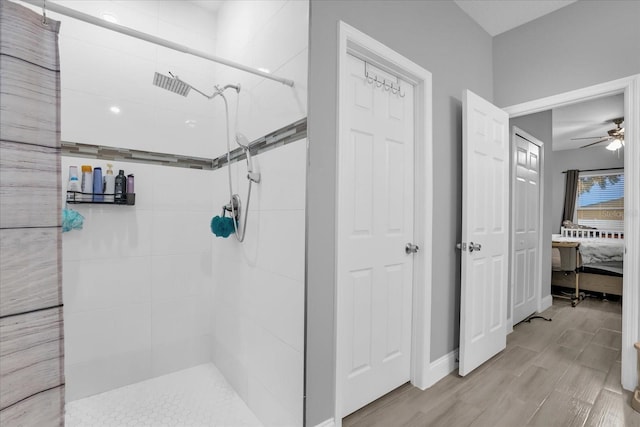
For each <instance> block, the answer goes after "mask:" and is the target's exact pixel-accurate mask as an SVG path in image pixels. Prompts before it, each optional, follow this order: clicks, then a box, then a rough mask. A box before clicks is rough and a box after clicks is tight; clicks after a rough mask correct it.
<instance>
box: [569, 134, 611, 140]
mask: <svg viewBox="0 0 640 427" xmlns="http://www.w3.org/2000/svg"><path fill="white" fill-rule="evenodd" d="M596 138H608V136H605V135H602V136H587V137H584V138H571V141H577V140H579V139H596Z"/></svg>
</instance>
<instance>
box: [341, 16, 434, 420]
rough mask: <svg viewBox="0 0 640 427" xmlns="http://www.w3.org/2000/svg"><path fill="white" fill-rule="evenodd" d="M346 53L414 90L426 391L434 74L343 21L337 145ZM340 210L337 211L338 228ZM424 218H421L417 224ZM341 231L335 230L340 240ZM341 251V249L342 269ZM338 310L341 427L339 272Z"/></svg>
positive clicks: (418, 314)
mask: <svg viewBox="0 0 640 427" xmlns="http://www.w3.org/2000/svg"><path fill="white" fill-rule="evenodd" d="M347 54H352V55H354V56H356V57H359V58H360V59H363V60H366V61H367V62H369V63H371V64H372V65H374V66H376V67H378V68H381V69H382V70H385V71H389V72H391V73H393V74H395V75H398V76H399V77H400V78H402V79H403V80H405V81H407V82H409V83H411V84H412V85H413V86H414V90H415V94H414V112H413V114H414V166H415V167H414V198H415V203H414V229H413V234H414V242H415V243H416V244H418V245H419V246H420V251H419V252H418V253H417V254H414V264H413V293H412V328H411V383H412V384H413V385H414V386H416V387H418V388H421V389H423V390H424V389H425V388H427V387H428V386H430V385H431V383H432V379H431V375H430V372H429V362H430V357H431V277H432V269H431V264H432V244H431V240H430V239H431V235H432V232H431V231H432V228H433V147H432V144H433V140H432V115H433V112H432V84H431V73H430V72H429V71H427V70H425V69H424V68H422V67H420V66H419V65H417V64H415V63H414V62H412V61H410V60H409V59H407V58H405V57H404V56H402V55H400V54H399V53H397V52H395V51H394V50H392V49H390V48H389V47H387V46H385V45H384V44H382V43H380V42H378V41H377V40H375V39H373V38H371V37H369V36H368V35H366V34H365V33H363V32H361V31H359V30H357V29H355V28H354V27H352V26H350V25H348V24H346V23H345V22H343V21H340V22H339V24H338V69H337V73H338V78H337V82H338V87H337V89H338V105H337V108H336V114H337V123H338V127H337V135H336V140H337V143H338V146H339V145H340V144H343V143H344V141H346V138H347V135H348V129H346V124H345V121H344V120H343V118H342V114H341V111H344V110H345V109H346V108H347V104H346V99H347V96H346V90H347V85H346V84H345V81H344V79H343V76H345V75H346V72H347ZM339 152H340V150H339V149H338V150H336V165H337V166H338V167H337V168H336V170H338V171H339V170H340V169H339V162H340V159H339V158H338V153H339ZM336 190H337V191H336V199H335V201H336V206H338V201H339V192H340V191H341V188H340V181H339V177H337V182H336ZM338 211H339V209H338V208H336V211H335V215H336V217H335V223H336V224H337V223H338V221H339V220H341V219H340V218H338ZM418 219H419V220H418ZM337 230H338V227H336V242H338V241H339V240H338V236H337ZM339 249H340V248H339V247H336V258H335V260H334V262H335V263H336V265H337V262H338V257H339ZM334 286H335V307H336V310H335V312H334V327H335V330H334V337H335V341H334V350H335V353H334V367H335V377H334V388H335V406H334V413H335V416H334V423H335V425H336V426H341V425H342V390H341V384H342V372H340V369H341V364H340V363H339V361H340V360H342V358H343V357H344V352H343V349H342V348H340V345H339V343H340V342H341V337H342V336H343V334H344V325H341V324H340V322H339V319H340V316H339V313H341V310H342V309H343V306H342V303H343V302H342V301H340V298H339V295H340V292H338V272H337V271H336V273H335V277H334Z"/></svg>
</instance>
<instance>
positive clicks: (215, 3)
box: [191, 0, 224, 13]
mask: <svg viewBox="0 0 640 427" xmlns="http://www.w3.org/2000/svg"><path fill="white" fill-rule="evenodd" d="M191 3H195V4H197V5H198V6H200V7H204V8H205V9H207V10H209V11H210V12H214V13H215V12H217V11H218V9H220V6H221V5H222V3H224V0H191Z"/></svg>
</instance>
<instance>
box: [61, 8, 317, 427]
mask: <svg viewBox="0 0 640 427" xmlns="http://www.w3.org/2000/svg"><path fill="white" fill-rule="evenodd" d="M59 3H61V4H63V5H65V6H68V7H72V8H75V9H78V10H82V11H83V12H85V13H90V14H93V15H96V16H101V15H102V13H105V12H110V13H112V14H114V15H116V16H117V18H118V19H119V22H120V23H121V24H123V25H126V26H129V27H132V28H136V29H139V30H141V31H145V32H149V33H152V34H156V35H159V36H161V37H164V38H167V39H169V40H172V41H175V42H178V43H183V44H186V45H189V46H190V47H192V48H196V49H200V50H204V51H207V52H209V53H212V54H216V55H219V56H222V57H226V58H229V59H232V60H237V61H239V62H242V63H245V64H247V65H250V66H255V67H260V68H265V69H269V70H270V71H271V72H272V73H274V74H278V75H281V76H283V77H287V78H290V79H292V80H294V81H295V87H294V88H289V87H286V86H284V85H281V84H279V83H276V82H272V81H269V80H265V79H262V78H259V77H256V76H253V75H251V74H247V73H244V72H241V71H237V70H234V69H231V68H228V67H224V66H220V65H216V64H213V63H211V62H209V61H206V60H202V59H198V58H194V57H191V56H189V55H185V54H181V53H177V52H173V51H170V50H168V49H164V48H160V47H156V46H154V45H151V44H148V43H146V42H142V41H139V40H135V39H131V38H129V37H126V36H121V35H118V34H114V33H112V32H109V31H107V30H103V29H100V28H96V27H93V26H91V25H88V24H85V23H81V22H78V21H75V20H73V19H69V18H65V17H60V16H59V15H58V16H56V14H54V13H50V14H49V15H50V16H51V17H52V18H53V19H59V20H61V21H62V22H63V24H62V29H61V36H60V51H61V66H62V139H63V141H72V142H80V143H89V144H98V145H105V146H117V147H127V148H133V149H140V150H148V151H157V152H168V153H177V154H184V155H192V156H202V157H210V158H211V157H217V156H219V155H221V154H223V152H224V150H225V149H226V147H225V145H226V144H225V138H224V137H225V120H224V114H223V111H224V109H223V103H222V102H221V100H220V99H219V98H216V99H215V100H213V101H207V100H205V99H204V98H202V97H200V96H199V95H197V94H195V93H192V94H190V95H189V97H188V98H183V97H180V96H178V95H175V94H172V93H169V92H166V91H163V90H161V89H159V88H156V87H155V86H153V85H152V83H151V82H152V77H153V72H154V71H159V72H162V73H165V74H166V72H167V71H169V70H170V71H173V72H175V73H177V74H178V75H179V76H180V77H181V78H183V79H185V80H187V81H190V82H193V84H194V85H196V86H198V87H202V88H203V89H204V90H205V91H209V90H211V89H212V87H213V85H214V84H221V85H224V84H226V83H240V84H241V86H242V91H241V94H240V96H241V101H240V106H239V117H238V120H237V121H238V129H239V130H240V131H241V132H243V133H244V134H246V135H247V136H248V137H249V139H250V140H253V139H255V138H257V137H260V136H262V135H264V134H266V133H268V132H271V131H273V130H275V129H278V128H280V127H283V126H285V125H287V124H289V123H292V122H293V121H295V120H298V119H300V118H302V117H305V116H306V105H307V100H306V87H307V83H306V79H307V52H308V49H307V44H308V2H307V1H298V0H289V1H280V0H267V1H263V2H259V1H258V2H251V1H229V2H225V3H223V5H222V6H221V8H220V10H219V11H218V13H217V16H216V15H215V14H211V13H209V12H208V11H206V10H204V9H201V8H198V7H196V6H194V5H191V4H190V3H189V2H183V1H139V2H136V1H127V2H123V1H96V2H88V1H84V2H77V1H64V2H59ZM228 95H229V96H228V98H229V103H230V112H231V114H232V116H233V117H232V119H235V114H234V113H235V109H236V99H235V95H234V94H233V93H228ZM113 105H118V106H119V107H120V109H121V113H120V114H118V115H114V114H113V113H111V112H110V111H109V108H110V107H111V106H113ZM187 120H192V121H193V120H195V126H188V125H186V123H185V122H186V121H187ZM232 122H235V120H232ZM232 125H233V124H232ZM232 132H233V131H232ZM305 149H306V141H304V140H303V141H297V142H295V143H292V144H289V145H287V146H284V147H280V148H277V149H275V150H272V151H270V152H267V153H264V154H261V155H259V156H256V165H257V166H259V170H260V171H261V172H262V174H263V182H262V183H261V184H259V185H257V186H254V195H253V197H252V202H251V203H252V206H251V212H250V214H249V215H250V220H249V227H248V231H247V241H246V242H245V244H243V245H239V244H238V243H237V242H234V241H233V240H232V239H227V240H222V239H216V238H214V237H213V236H212V234H211V233H210V231H209V228H208V225H209V221H210V219H211V216H212V215H216V214H219V212H220V206H221V205H222V204H224V203H225V202H226V201H227V200H228V194H227V181H226V170H218V171H214V172H211V171H196V170H188V169H182V168H171V167H163V166H151V165H144V164H136V163H120V164H115V166H114V170H115V172H116V173H117V170H118V169H119V168H123V169H125V170H126V171H127V173H130V172H133V173H134V174H135V175H136V194H137V196H136V198H137V199H136V206H134V207H129V206H97V205H87V206H74V208H76V209H77V210H79V211H80V212H82V213H83V215H85V217H86V221H85V228H84V230H82V231H72V232H70V233H65V234H64V236H63V263H64V264H63V268H64V270H63V274H64V279H63V280H64V298H65V332H66V337H65V346H66V366H65V368H66V377H67V400H73V399H77V398H79V397H81V396H87V395H90V394H93V393H97V392H100V391H103V390H106V389H109V388H113V387H117V386H120V385H124V384H129V383H131V382H135V381H139V380H142V379H145V378H149V377H150V376H155V375H158V374H162V373H166V372H170V371H172V370H177V369H181V368H186V367H189V366H193V365H194V364H198V363H202V362H203V361H206V360H205V359H208V360H210V358H213V361H214V362H215V363H217V364H220V370H221V371H222V372H223V374H224V375H225V376H227V377H228V378H229V380H230V382H232V384H233V385H234V386H235V387H237V388H238V392H239V393H240V395H241V396H242V397H243V398H244V399H245V401H247V403H249V406H250V407H251V409H252V410H254V412H256V414H257V415H258V416H259V417H260V418H261V419H262V420H263V422H265V424H267V425H270V424H278V425H300V424H301V420H302V383H303V377H302V371H303V368H302V366H303V356H302V351H303V349H302V347H303V306H304V301H303V298H304V297H303V270H304V182H305V158H306V156H305V152H306V150H305ZM106 163H107V162H106V161H99V160H91V159H78V158H72V157H63V165H62V166H63V177H62V179H63V183H64V182H65V180H66V172H67V171H68V166H69V165H78V166H79V165H81V164H91V165H93V166H102V167H103V172H104V171H105V170H106V168H105V164H106ZM238 167H240V171H238V169H237V168H238ZM234 168H235V169H234V170H235V172H234V178H235V179H234V184H235V185H236V186H237V185H239V183H242V185H244V184H245V182H244V181H245V180H244V178H243V176H244V172H243V171H244V163H241V164H240V165H236V166H235V167H234ZM239 178H241V179H239ZM245 191H246V190H245V189H242V190H241V191H240V194H241V195H242V197H243V199H244V197H245V194H246V193H245ZM203 226H204V228H203ZM284 227H286V228H284ZM229 260H231V261H229ZM226 261H229V262H226ZM234 294H235V295H236V297H237V298H238V299H236V300H232V298H233V295H234ZM225 302H227V303H225ZM239 330H241V331H242V332H238V333H237V334H236V335H235V336H234V337H231V336H230V334H233V332H234V331H239ZM233 339H236V341H233ZM230 340H231V341H230Z"/></svg>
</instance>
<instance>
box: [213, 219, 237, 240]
mask: <svg viewBox="0 0 640 427" xmlns="http://www.w3.org/2000/svg"><path fill="white" fill-rule="evenodd" d="M235 231H236V230H235V227H234V226H233V219H231V218H228V217H226V216H223V217H220V216H217V215H216V216H214V217H213V219H212V220H211V232H212V233H213V234H215V235H216V236H218V237H225V238H226V237H229V236H230V235H231V234H232V233H234V232H235Z"/></svg>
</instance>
